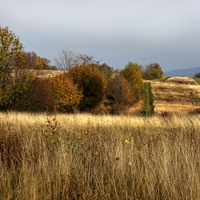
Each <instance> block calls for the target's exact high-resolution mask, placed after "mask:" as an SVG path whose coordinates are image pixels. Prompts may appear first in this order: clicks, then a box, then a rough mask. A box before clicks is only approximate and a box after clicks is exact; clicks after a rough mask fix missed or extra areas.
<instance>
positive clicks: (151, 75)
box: [143, 63, 164, 80]
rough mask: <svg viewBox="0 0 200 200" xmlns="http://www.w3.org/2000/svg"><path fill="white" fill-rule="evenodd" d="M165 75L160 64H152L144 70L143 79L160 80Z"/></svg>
mask: <svg viewBox="0 0 200 200" xmlns="http://www.w3.org/2000/svg"><path fill="white" fill-rule="evenodd" d="M163 75H164V73H163V70H162V68H161V67H160V65H159V64H158V63H151V64H149V65H147V66H146V67H145V68H144V70H143V78H144V79H146V80H153V79H160V78H162V77H163Z"/></svg>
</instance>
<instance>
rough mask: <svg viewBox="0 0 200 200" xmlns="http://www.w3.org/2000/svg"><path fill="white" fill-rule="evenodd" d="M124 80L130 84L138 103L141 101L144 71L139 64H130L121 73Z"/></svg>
mask: <svg viewBox="0 0 200 200" xmlns="http://www.w3.org/2000/svg"><path fill="white" fill-rule="evenodd" d="M121 74H122V75H123V76H124V78H125V79H126V80H127V81H128V82H129V83H130V85H131V87H132V90H133V92H134V97H135V100H136V101H139V100H140V99H141V93H142V87H143V78H142V69H141V67H140V66H139V65H138V64H137V63H132V62H129V63H128V65H126V66H125V68H124V69H123V70H122V71H121Z"/></svg>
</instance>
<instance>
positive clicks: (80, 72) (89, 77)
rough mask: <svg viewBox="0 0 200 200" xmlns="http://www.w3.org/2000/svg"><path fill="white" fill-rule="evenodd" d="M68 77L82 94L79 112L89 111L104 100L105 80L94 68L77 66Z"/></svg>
mask: <svg viewBox="0 0 200 200" xmlns="http://www.w3.org/2000/svg"><path fill="white" fill-rule="evenodd" d="M69 77H70V78H71V79H72V80H73V83H74V84H77V86H78V89H79V91H81V92H82V94H83V98H82V99H81V101H80V106H79V108H80V110H81V111H91V110H92V109H94V108H95V107H96V106H97V105H98V104H99V103H100V102H101V101H102V100H103V99H104V97H105V90H106V86H107V79H106V77H105V75H104V74H103V73H102V72H100V71H99V70H98V69H97V68H96V67H94V66H92V65H90V64H82V65H80V66H79V65H77V66H75V67H73V68H72V69H70V71H69Z"/></svg>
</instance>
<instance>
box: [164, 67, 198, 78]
mask: <svg viewBox="0 0 200 200" xmlns="http://www.w3.org/2000/svg"><path fill="white" fill-rule="evenodd" d="M198 72H200V67H193V68H186V69H174V70H171V71H168V72H165V73H164V74H165V76H187V77H194V75H195V74H196V73H198Z"/></svg>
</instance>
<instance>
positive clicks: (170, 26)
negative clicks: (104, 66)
mask: <svg viewBox="0 0 200 200" xmlns="http://www.w3.org/2000/svg"><path fill="white" fill-rule="evenodd" d="M2 1H3V3H1V7H0V19H1V24H0V25H1V26H9V27H10V29H12V30H13V31H14V32H15V34H16V35H18V36H19V37H20V41H21V42H22V43H23V45H24V46H25V50H27V51H35V52H36V53H37V54H39V55H41V56H44V57H47V58H49V59H51V60H52V61H53V59H54V58H55V57H58V55H59V53H60V52H61V51H62V50H64V49H68V50H73V51H74V52H76V53H78V52H79V53H87V54H89V55H93V56H94V57H95V58H96V59H97V60H98V59H99V60H100V59H101V60H102V62H107V63H108V64H110V65H112V66H113V67H115V68H123V67H124V65H126V64H127V63H128V61H133V62H137V63H139V64H144V65H145V64H149V63H150V62H158V63H159V64H160V65H161V67H162V68H163V69H164V71H168V70H171V69H173V68H185V67H196V66H200V58H199V54H200V48H199V46H200V40H199V35H198V34H199V32H200V26H199V24H200V1H199V0H191V1H186V0H177V1H172V0H168V1H167V0H140V1H139V0H136V1H130V0H123V1H122V0H101V1H100V0H99V1H98V0H97V1H94V0H85V1H82V0H73V1H72V0H59V1H55V0H48V1H47V0H42V1H39V0H34V1H33V0H29V1H27V0H18V1H12V0H2Z"/></svg>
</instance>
